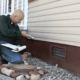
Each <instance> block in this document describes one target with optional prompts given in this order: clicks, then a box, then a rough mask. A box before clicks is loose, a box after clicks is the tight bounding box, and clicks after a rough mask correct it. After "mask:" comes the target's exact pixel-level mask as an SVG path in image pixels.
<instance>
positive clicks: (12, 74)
mask: <svg viewBox="0 0 80 80" xmlns="http://www.w3.org/2000/svg"><path fill="white" fill-rule="evenodd" d="M19 75H20V73H18V72H13V73H11V77H12V78H16V77H18V76H19Z"/></svg>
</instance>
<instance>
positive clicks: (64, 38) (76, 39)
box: [29, 33, 80, 43]
mask: <svg viewBox="0 0 80 80" xmlns="http://www.w3.org/2000/svg"><path fill="white" fill-rule="evenodd" d="M29 34H31V35H33V36H34V37H35V39H36V38H39V40H41V39H45V41H47V39H48V40H53V41H54V40H58V41H65V43H66V42H74V43H80V37H79V36H78V35H64V34H47V33H45V34H43V33H29Z"/></svg>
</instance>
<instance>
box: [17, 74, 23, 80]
mask: <svg viewBox="0 0 80 80" xmlns="http://www.w3.org/2000/svg"><path fill="white" fill-rule="evenodd" d="M16 80H24V76H23V75H20V76H18V77H17V78H16Z"/></svg>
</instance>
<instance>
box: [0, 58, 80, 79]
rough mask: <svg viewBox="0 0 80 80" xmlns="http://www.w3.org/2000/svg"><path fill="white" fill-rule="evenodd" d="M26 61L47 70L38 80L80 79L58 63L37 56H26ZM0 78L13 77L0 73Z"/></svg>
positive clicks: (79, 76)
mask: <svg viewBox="0 0 80 80" xmlns="http://www.w3.org/2000/svg"><path fill="white" fill-rule="evenodd" d="M27 62H28V63H29V64H31V65H33V66H37V67H42V68H43V69H45V70H46V71H48V73H47V74H45V75H44V76H41V78H40V80H80V75H77V74H75V73H71V72H69V71H67V70H65V69H62V68H59V67H58V64H56V65H55V66H53V65H50V64H48V63H46V62H43V61H42V60H40V59H37V58H27ZM0 80H14V79H13V78H10V77H7V76H5V75H2V74H0Z"/></svg>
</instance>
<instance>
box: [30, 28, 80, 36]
mask: <svg viewBox="0 0 80 80" xmlns="http://www.w3.org/2000/svg"><path fill="white" fill-rule="evenodd" d="M29 32H32V33H35V32H38V33H43V34H44V33H48V34H49V33H53V34H54V33H55V34H72V35H79V36H80V27H52V28H50V27H48V28H47V27H42V28H40V27H29Z"/></svg>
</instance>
